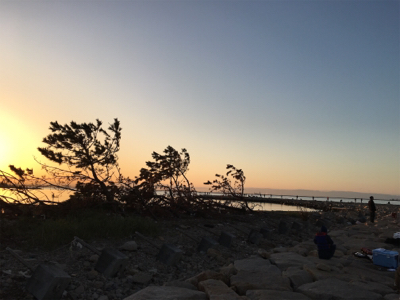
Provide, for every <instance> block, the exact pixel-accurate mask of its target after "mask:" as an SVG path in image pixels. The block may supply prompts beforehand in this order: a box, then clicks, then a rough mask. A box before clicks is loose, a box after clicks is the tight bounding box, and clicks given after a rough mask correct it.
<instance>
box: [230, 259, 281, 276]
mask: <svg viewBox="0 0 400 300" xmlns="http://www.w3.org/2000/svg"><path fill="white" fill-rule="evenodd" d="M233 265H234V267H235V269H236V270H238V271H264V270H269V271H270V270H271V262H270V261H269V260H268V259H263V258H261V257H257V256H253V257H249V258H245V259H240V260H235V262H234V263H233ZM279 273H280V271H279Z"/></svg>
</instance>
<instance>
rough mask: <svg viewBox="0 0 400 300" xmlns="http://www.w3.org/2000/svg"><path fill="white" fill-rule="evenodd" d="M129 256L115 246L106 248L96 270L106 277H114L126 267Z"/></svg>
mask: <svg viewBox="0 0 400 300" xmlns="http://www.w3.org/2000/svg"><path fill="white" fill-rule="evenodd" d="M127 262H128V257H127V256H126V255H125V254H123V253H122V252H120V251H118V250H116V249H114V248H104V249H103V250H102V251H101V254H100V257H99V259H98V261H97V263H96V266H95V270H96V271H98V272H100V273H102V274H103V275H104V276H106V277H113V276H115V275H117V273H118V272H121V271H123V270H124V269H125V266H126V264H127Z"/></svg>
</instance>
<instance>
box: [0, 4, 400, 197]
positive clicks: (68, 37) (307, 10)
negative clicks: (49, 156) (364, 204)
mask: <svg viewBox="0 0 400 300" xmlns="http://www.w3.org/2000/svg"><path fill="white" fill-rule="evenodd" d="M399 19H400V15H399V2H398V1H97V2H96V1H72V2H70V1H68V2H67V1H35V2H25V1H23V2H19V1H9V2H8V1H2V2H0V43H1V50H0V51H1V52H2V55H1V57H0V65H1V66H2V67H1V68H0V76H1V77H0V82H1V83H0V142H1V140H2V141H3V143H2V146H0V147H2V148H3V149H0V153H3V154H2V157H3V158H2V159H0V165H1V166H3V168H4V166H7V165H8V164H9V163H14V164H18V163H20V164H21V165H23V166H25V165H26V166H29V167H32V166H33V167H34V162H32V161H33V159H32V155H36V156H39V153H38V152H37V150H36V147H38V146H41V140H42V138H43V137H44V136H46V135H47V134H48V133H49V131H48V127H49V124H50V121H55V120H57V121H58V122H60V123H67V122H70V121H71V120H74V121H77V122H93V121H95V119H96V118H99V119H101V120H103V121H104V122H105V123H111V122H112V120H113V118H118V119H120V121H121V125H122V128H123V132H122V149H121V153H120V161H121V166H122V171H123V173H124V174H127V175H130V176H132V177H134V176H136V175H138V174H139V170H140V168H141V167H144V166H145V161H147V160H151V153H152V151H157V152H161V151H162V150H163V149H164V148H166V147H167V146H168V145H171V146H173V147H174V148H176V149H180V148H186V149H187V150H188V152H189V153H190V155H191V159H192V162H191V167H190V172H189V178H190V179H191V180H192V181H193V182H194V183H195V185H196V186H202V183H203V182H205V181H207V180H211V179H213V177H214V174H215V173H222V172H224V170H225V166H226V164H233V165H235V166H236V167H238V168H242V169H243V170H244V172H245V175H246V177H247V186H248V187H258V188H280V189H282V188H285V189H315V190H327V191H328V190H342V191H359V192H371V193H388V194H397V195H399V194H400V121H399V120H400V101H399V69H400V67H399ZM11 124H12V126H10V125H11ZM0 145H1V143H0Z"/></svg>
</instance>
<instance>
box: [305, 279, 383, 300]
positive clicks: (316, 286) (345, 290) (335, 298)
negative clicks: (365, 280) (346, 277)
mask: <svg viewBox="0 0 400 300" xmlns="http://www.w3.org/2000/svg"><path fill="white" fill-rule="evenodd" d="M298 291H299V292H301V293H303V294H304V295H306V296H308V297H310V298H312V299H318V300H379V299H381V298H382V296H381V295H380V294H378V293H374V292H371V291H368V290H365V289H363V288H360V287H358V286H356V285H353V284H351V283H348V282H345V281H342V280H339V279H336V278H328V279H324V280H319V281H316V282H313V283H307V284H304V285H302V286H300V287H299V289H298Z"/></svg>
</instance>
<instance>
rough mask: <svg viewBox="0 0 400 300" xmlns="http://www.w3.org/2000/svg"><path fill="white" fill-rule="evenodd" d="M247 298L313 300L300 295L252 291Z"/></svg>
mask: <svg viewBox="0 0 400 300" xmlns="http://www.w3.org/2000/svg"><path fill="white" fill-rule="evenodd" d="M246 297H247V298H248V299H249V300H265V299H270V300H311V298H308V297H307V296H305V295H303V294H300V293H294V292H288V291H273V290H250V291H247V293H246Z"/></svg>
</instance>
